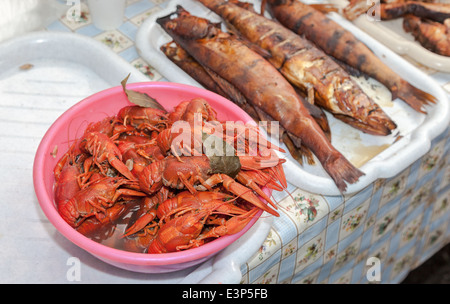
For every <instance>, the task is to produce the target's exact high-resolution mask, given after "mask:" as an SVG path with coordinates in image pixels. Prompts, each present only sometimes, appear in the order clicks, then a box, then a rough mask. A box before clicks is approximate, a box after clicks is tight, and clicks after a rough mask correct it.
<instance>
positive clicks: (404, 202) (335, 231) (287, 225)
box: [47, 0, 450, 283]
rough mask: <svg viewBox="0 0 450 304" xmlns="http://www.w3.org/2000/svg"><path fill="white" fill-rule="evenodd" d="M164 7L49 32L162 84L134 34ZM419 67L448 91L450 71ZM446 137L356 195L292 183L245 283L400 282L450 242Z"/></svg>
mask: <svg viewBox="0 0 450 304" xmlns="http://www.w3.org/2000/svg"><path fill="white" fill-rule="evenodd" d="M60 2H63V3H65V1H62V0H60ZM167 2H168V1H164V0H128V1H127V8H126V12H125V20H124V23H123V24H122V26H120V28H118V29H117V30H113V31H106V32H104V31H101V30H99V29H97V28H96V27H95V26H94V25H93V24H92V21H91V18H90V15H89V11H88V8H87V5H85V4H84V3H82V5H81V12H82V13H81V18H80V19H79V20H78V21H73V20H70V18H69V19H68V18H67V17H66V16H62V17H61V18H60V20H58V21H57V22H55V23H53V24H51V25H50V26H49V27H48V28H47V29H48V30H49V31H66V32H70V31H72V32H76V33H79V34H82V35H86V36H90V37H92V38H93V39H96V40H98V41H101V42H102V43H104V44H106V45H107V46H109V47H110V48H111V49H112V50H113V51H114V52H116V53H118V54H119V55H120V56H121V57H123V58H124V59H126V60H127V61H128V62H130V63H131V64H132V65H134V66H135V67H137V68H138V69H139V70H141V71H142V72H143V73H144V74H146V75H147V76H148V77H149V79H150V80H164V79H163V78H162V77H161V75H160V74H159V73H158V71H156V70H155V69H154V68H152V67H151V66H149V65H148V64H147V63H146V62H145V61H144V60H143V59H141V58H140V57H139V55H138V53H137V51H136V48H135V37H136V33H137V30H138V28H139V26H140V24H142V22H143V21H144V20H145V19H146V18H147V17H148V16H150V15H151V14H152V13H154V12H157V11H159V10H160V9H162V8H164V7H165V5H166V4H167ZM414 64H415V63H414ZM416 65H417V64H416ZM419 68H420V69H422V70H424V71H425V72H426V73H427V74H429V75H430V76H431V77H432V78H434V79H435V80H436V81H437V82H438V83H439V84H441V85H442V86H443V88H444V89H445V90H446V91H447V92H449V93H450V74H445V73H441V72H437V71H434V70H432V69H429V68H426V67H423V66H419ZM449 134H450V130H449V129H447V130H446V132H444V133H443V134H442V135H441V136H439V137H438V138H436V139H435V140H434V141H433V144H432V147H431V150H430V151H429V152H428V153H427V154H426V155H425V156H423V157H422V158H421V159H419V160H418V161H416V162H415V163H413V164H412V165H411V166H410V167H409V168H407V169H406V170H405V171H403V172H402V173H400V174H399V175H397V176H395V177H394V178H391V179H386V180H378V181H376V182H375V183H373V184H372V185H370V186H368V187H367V188H365V189H363V190H362V191H360V192H359V193H357V194H355V195H352V196H345V197H341V196H336V197H334V196H333V197H327V196H322V195H316V194H312V193H308V192H305V191H303V190H301V189H298V188H295V187H292V186H291V187H289V189H288V192H289V193H290V195H288V193H287V192H279V193H275V194H274V197H275V200H276V201H277V203H278V205H279V208H280V213H281V216H280V217H279V218H276V219H275V221H274V224H273V227H272V229H271V231H270V233H269V235H268V237H267V239H266V241H265V242H264V243H263V245H262V246H261V248H260V249H259V251H258V252H256V253H255V255H254V256H253V258H251V259H250V260H249V261H247V263H246V264H244V265H242V266H241V270H242V274H243V277H242V280H241V282H242V283H365V282H369V281H371V282H381V283H397V282H401V281H402V280H403V279H404V278H405V277H406V275H407V274H408V273H409V272H410V271H411V270H412V269H414V268H415V267H417V266H419V265H420V264H421V263H422V262H424V261H425V260H426V259H428V258H429V257H430V256H432V255H433V254H434V253H435V252H436V251H438V250H439V249H440V248H442V247H443V246H444V245H446V244H447V243H448V242H449V241H450V225H449V221H450V204H449V197H450V166H449V162H450V156H449V155H450V154H449V148H450V139H449ZM373 257H375V258H377V259H378V260H376V259H372V258H373ZM377 261H378V262H379V263H378V264H377Z"/></svg>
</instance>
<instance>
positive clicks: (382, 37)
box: [353, 15, 450, 72]
mask: <svg viewBox="0 0 450 304" xmlns="http://www.w3.org/2000/svg"><path fill="white" fill-rule="evenodd" d="M353 24H355V25H356V26H357V27H358V28H360V29H362V30H363V31H365V32H366V33H367V34H369V35H370V36H372V37H373V38H375V39H376V40H378V41H379V42H381V43H383V44H384V45H385V46H387V47H388V48H390V49H391V50H393V51H394V52H396V53H397V54H400V55H408V56H409V57H411V58H412V59H414V60H416V61H417V62H419V63H420V64H422V65H424V66H427V67H430V68H433V69H436V70H439V71H443V72H450V57H447V56H442V55H438V54H436V53H433V52H431V51H429V50H427V49H426V48H424V47H423V46H422V45H421V44H420V43H419V42H417V41H416V40H415V39H414V37H413V35H412V34H411V33H407V32H405V31H404V30H403V18H398V19H395V20H383V21H371V20H370V19H368V18H367V16H366V15H362V16H359V17H358V18H357V19H355V20H354V21H353Z"/></svg>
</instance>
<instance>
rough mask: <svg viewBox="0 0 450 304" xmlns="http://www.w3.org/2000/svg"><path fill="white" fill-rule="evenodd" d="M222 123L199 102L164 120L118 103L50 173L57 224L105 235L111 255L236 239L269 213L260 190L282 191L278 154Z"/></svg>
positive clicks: (244, 129) (242, 129) (156, 112)
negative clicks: (111, 245) (232, 236)
mask: <svg viewBox="0 0 450 304" xmlns="http://www.w3.org/2000/svg"><path fill="white" fill-rule="evenodd" d="M180 123H184V125H185V126H188V128H187V129H188V130H187V131H186V130H181V131H182V132H181V131H180V128H177V124H180ZM225 126H226V123H225V122H220V121H218V120H217V113H216V112H215V110H214V109H213V108H212V107H211V106H210V105H209V103H208V102H207V101H206V100H204V99H202V98H194V99H192V100H188V101H184V102H181V103H180V104H179V105H178V106H177V107H175V109H174V110H173V111H171V112H170V113H168V112H166V111H163V110H161V109H153V108H145V107H141V106H127V107H124V108H122V109H121V110H120V111H119V112H118V114H117V115H116V116H112V117H107V118H105V119H104V120H102V121H99V122H97V123H91V124H90V125H89V126H88V127H87V129H86V131H85V132H84V133H83V135H82V136H81V138H78V139H76V140H75V141H74V143H73V144H72V145H71V147H70V149H69V150H68V152H67V153H65V154H64V155H63V156H62V157H61V159H60V160H59V162H58V163H57V165H56V166H55V169H54V175H55V181H56V182H55V202H56V205H57V209H58V211H59V213H60V214H61V217H62V218H63V219H64V220H65V221H66V222H67V223H68V224H69V225H70V226H72V227H73V228H75V229H76V230H77V231H79V232H80V233H82V234H84V235H87V236H88V237H91V238H93V239H95V233H96V231H103V232H104V231H107V233H106V234H108V235H109V234H112V235H113V236H112V237H115V239H114V241H113V242H111V243H114V244H115V245H114V246H115V247H117V248H121V249H125V250H129V251H134V252H149V253H162V252H171V251H179V250H185V249H188V248H192V247H197V246H201V245H202V244H204V243H206V242H208V241H210V240H213V239H215V238H218V237H220V236H223V235H227V234H233V233H236V232H239V231H241V230H242V229H243V228H244V227H245V226H246V225H247V224H248V223H249V222H250V221H251V220H252V219H253V218H254V217H255V216H257V214H258V212H262V211H266V212H268V213H270V214H272V215H275V216H278V215H279V214H278V212H277V211H275V210H274V209H276V205H275V204H273V203H272V202H271V199H270V197H269V196H268V195H267V194H266V193H265V192H264V191H263V190H262V188H263V187H267V188H271V189H276V190H283V189H285V188H286V187H287V185H286V179H285V176H284V172H283V168H282V164H283V162H284V160H283V159H279V158H278V157H277V156H276V154H275V153H274V152H273V150H272V149H273V148H276V149H278V150H280V151H282V150H281V149H280V148H278V147H276V146H275V145H272V144H270V143H264V142H262V141H260V140H252V139H248V138H247V137H246V135H248V134H249V133H250V132H257V128H256V127H254V126H251V127H250V126H245V125H243V124H242V125H239V126H238V127H234V129H233V130H232V132H227V131H226V130H224V129H223V128H224V127H225ZM196 127H200V131H199V130H198V129H196ZM178 136H181V138H184V139H185V140H184V141H181V142H180V141H179V138H178ZM186 138H189V139H192V141H188V140H186ZM207 143H209V144H210V145H209V146H208V144H207ZM211 143H212V144H211ZM238 145H239V146H240V147H241V148H242V149H241V150H242V151H241V152H243V153H238V152H239V151H238V149H237V146H238ZM217 152H223V153H225V154H223V155H222V154H220V153H217ZM246 153H247V154H246ZM266 201H267V202H269V203H270V204H271V205H272V207H273V208H271V207H269V206H268V205H267V204H266ZM119 223H120V225H123V224H125V226H126V227H125V228H124V229H116V228H112V229H110V227H111V225H119ZM107 225H109V226H107ZM106 227H108V228H106ZM116 227H118V226H116ZM102 228H104V229H102ZM122 228H123V227H122ZM118 230H120V231H121V232H120V235H119V236H117V234H116V231H118ZM99 233H100V232H99Z"/></svg>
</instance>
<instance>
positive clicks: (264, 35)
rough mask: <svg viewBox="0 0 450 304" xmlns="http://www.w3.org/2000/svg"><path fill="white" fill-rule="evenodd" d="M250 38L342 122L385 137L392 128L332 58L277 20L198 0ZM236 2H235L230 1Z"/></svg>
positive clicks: (222, 3) (212, 0)
mask: <svg viewBox="0 0 450 304" xmlns="http://www.w3.org/2000/svg"><path fill="white" fill-rule="evenodd" d="M198 1H199V2H201V3H202V4H203V5H204V6H206V7H207V8H209V9H211V10H212V11H214V12H215V13H216V14H218V15H220V16H221V17H222V18H224V19H225V20H226V21H227V22H229V23H231V24H232V26H233V27H234V28H235V29H237V30H238V31H239V32H240V33H241V34H242V35H243V36H244V37H246V38H247V39H248V40H250V42H252V43H255V44H257V45H258V46H260V47H262V48H263V49H265V50H267V51H269V53H270V54H271V55H272V56H271V57H270V58H267V60H268V61H269V62H271V63H272V64H273V65H274V66H275V67H276V68H277V69H278V70H279V71H280V72H281V74H283V75H284V76H285V77H286V78H287V79H288V80H289V81H290V82H291V83H292V84H294V85H295V86H297V87H299V88H301V89H303V90H307V89H308V87H312V88H313V89H314V92H315V95H316V100H317V102H318V104H319V105H320V106H321V107H323V108H324V109H326V110H328V111H329V112H331V113H332V114H334V115H335V116H336V117H337V118H338V119H341V120H342V121H344V122H345V123H348V124H350V125H351V126H353V127H355V128H357V129H359V130H361V131H363V132H365V133H369V134H372V135H389V134H391V131H392V130H394V129H395V128H396V127H397V126H396V124H395V123H394V122H393V121H392V120H391V119H390V118H389V117H388V115H387V114H386V113H385V112H384V111H383V110H382V109H381V108H380V107H379V106H378V105H377V104H376V103H375V102H374V101H373V100H371V99H370V98H369V97H368V96H367V95H366V94H365V93H364V92H363V91H362V90H361V88H360V87H359V86H358V84H356V82H355V81H353V80H352V79H351V78H350V76H349V75H348V74H347V72H345V71H344V69H342V68H341V67H340V66H339V65H338V64H337V63H336V62H335V61H334V60H333V59H331V58H330V57H329V56H328V55H327V54H325V53H324V52H323V51H321V50H320V49H318V48H316V47H315V46H314V44H313V43H311V42H310V41H308V40H306V39H304V38H302V37H300V36H299V35H297V34H295V33H294V32H292V31H291V30H289V29H287V28H286V27H284V26H282V25H280V24H279V23H278V22H275V21H273V20H270V19H267V18H265V17H263V16H261V15H259V14H256V13H254V12H253V11H249V10H248V9H245V8H242V7H241V6H239V5H237V4H239V2H238V1H232V2H233V3H232V2H231V1H223V0H198ZM235 3H236V4H235Z"/></svg>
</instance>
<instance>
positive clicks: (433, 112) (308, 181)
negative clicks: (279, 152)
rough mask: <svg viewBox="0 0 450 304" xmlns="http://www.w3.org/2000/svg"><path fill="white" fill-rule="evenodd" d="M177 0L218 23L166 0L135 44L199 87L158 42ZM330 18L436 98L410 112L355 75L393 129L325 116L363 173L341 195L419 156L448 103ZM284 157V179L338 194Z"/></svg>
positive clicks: (314, 172) (317, 172)
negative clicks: (369, 129) (375, 131)
mask: <svg viewBox="0 0 450 304" xmlns="http://www.w3.org/2000/svg"><path fill="white" fill-rule="evenodd" d="M247 2H252V3H254V4H256V5H255V8H259V6H260V1H259V0H254V1H247ZM178 4H179V5H182V6H183V7H184V8H185V9H187V10H188V11H189V12H191V13H192V14H194V15H196V16H201V17H205V18H208V19H210V20H211V21H214V22H217V21H221V18H220V17H218V16H217V15H216V14H215V13H213V12H211V11H210V10H208V9H207V8H205V7H204V6H203V5H202V4H201V3H200V2H198V1H194V0H183V1H181V0H172V1H171V2H170V3H169V4H168V5H167V7H166V8H165V9H163V10H161V11H159V12H157V13H155V14H153V15H152V16H150V17H149V18H148V19H147V20H146V21H145V22H144V23H143V24H142V26H141V27H140V29H139V31H138V33H137V37H136V46H137V48H138V52H139V53H140V55H141V56H142V57H143V58H144V59H146V60H147V61H148V62H149V63H150V64H151V65H153V66H154V67H155V68H156V69H157V70H158V71H159V72H160V73H161V74H162V75H163V76H164V77H166V78H167V79H168V80H170V81H174V82H179V83H185V84H191V85H196V86H200V85H199V84H198V83H197V82H196V81H195V80H193V79H192V78H191V77H190V76H188V75H187V74H186V73H184V72H183V71H182V70H181V69H180V68H178V67H177V66H176V65H175V64H173V63H172V62H171V61H170V60H169V59H168V58H167V57H166V56H165V55H164V54H163V53H162V52H161V50H160V46H161V45H163V44H164V43H166V42H169V41H171V40H172V39H171V38H170V36H169V35H168V34H167V33H165V32H164V30H163V29H162V28H161V27H160V26H159V25H158V24H157V23H156V22H155V20H156V19H157V18H159V17H162V16H166V15H168V14H170V13H172V12H174V11H175V7H176V5H178ZM330 17H331V18H332V19H334V20H335V21H337V22H338V23H339V24H341V25H342V26H344V27H345V28H346V29H348V30H349V31H351V32H352V33H353V34H354V35H355V36H356V37H357V38H359V39H360V40H361V41H363V42H364V43H366V44H367V45H368V46H369V47H370V48H371V49H372V50H373V51H374V53H375V54H376V55H377V56H378V57H380V58H381V60H382V61H384V62H385V63H386V64H387V65H388V66H390V67H391V68H392V69H393V70H394V71H396V72H397V73H398V74H399V75H400V76H402V77H403V78H404V79H406V80H407V81H409V82H410V83H411V84H413V85H415V86H417V87H418V88H420V89H423V90H425V91H427V92H429V93H431V94H432V95H434V96H435V97H436V98H437V99H438V102H437V104H436V105H433V106H432V107H429V108H428V109H427V110H428V114H427V115H426V116H425V115H423V114H420V113H417V112H415V111H414V110H412V109H411V108H410V107H409V106H407V105H406V104H405V103H404V102H402V101H395V102H391V94H390V92H389V91H387V89H386V88H385V87H384V86H382V85H380V84H379V83H378V82H376V81H374V80H369V81H366V80H364V79H357V80H358V81H359V82H361V83H362V84H363V85H364V89H365V90H366V92H367V93H368V94H369V95H371V96H372V97H374V98H376V100H377V101H378V102H379V104H380V106H381V107H382V108H383V110H385V112H386V113H387V114H388V115H389V116H390V117H391V118H392V119H393V120H394V121H395V122H396V123H397V125H398V130H397V131H398V132H394V133H395V134H393V135H391V136H385V137H380V136H371V135H367V134H364V133H362V132H360V131H357V130H356V129H354V128H351V127H349V126H347V125H345V124H344V123H342V122H341V121H338V120H336V119H334V118H333V117H331V116H330V115H328V117H329V122H330V125H331V129H332V144H333V145H334V146H335V147H336V149H338V150H339V151H340V152H341V153H342V154H344V155H345V156H346V157H347V158H348V159H349V160H350V161H351V162H352V163H354V164H355V165H357V166H359V167H360V169H361V170H362V171H363V172H364V173H365V176H363V177H362V178H360V180H359V181H358V182H357V183H356V184H353V185H349V187H348V188H347V192H346V193H354V192H357V191H360V190H362V189H363V188H365V187H366V186H368V185H369V184H371V183H372V182H374V181H375V180H376V179H378V178H389V177H393V176H395V175H397V174H398V173H400V172H401V171H403V170H404V169H405V168H407V167H408V166H409V165H411V164H412V163H413V162H414V161H415V160H417V159H418V158H420V157H421V156H422V155H424V154H425V153H426V152H427V151H428V150H429V148H430V143H431V140H432V139H433V138H435V137H436V136H437V135H439V134H440V133H441V132H443V130H444V129H445V128H446V127H447V125H448V122H449V116H450V115H449V104H448V100H447V95H446V94H445V92H444V91H443V90H442V88H441V87H440V86H439V85H438V84H437V83H436V82H435V81H433V80H432V79H431V78H430V77H428V76H427V75H425V74H424V73H423V72H421V71H420V70H419V69H417V68H415V67H414V66H412V65H411V64H410V63H408V62H406V61H405V60H404V59H403V58H401V57H399V56H398V55H397V54H395V53H394V52H392V51H391V50H389V49H388V48H387V47H385V46H383V45H382V44H380V43H379V42H378V41H376V40H375V39H373V38H371V37H370V36H368V35H367V34H365V33H364V32H363V31H362V30H360V29H358V28H357V27H356V26H355V25H353V24H352V23H350V22H348V21H347V20H345V19H344V18H342V17H341V16H339V15H338V14H335V13H333V14H330ZM375 96H377V97H375ZM397 134H399V135H401V136H402V138H401V139H400V140H398V141H395V140H396V137H395V136H394V135H397ZM394 142H395V143H394ZM282 146H283V145H282ZM284 157H285V158H286V159H287V162H286V163H285V166H284V169H285V173H286V176H287V179H288V181H289V182H290V183H292V184H293V185H295V186H297V187H299V188H301V189H304V190H306V191H310V192H313V193H319V194H323V195H340V192H339V190H338V189H337V187H336V185H335V184H334V182H333V180H332V179H331V178H330V177H329V176H328V175H327V174H326V172H325V171H324V170H323V168H322V167H321V166H320V164H319V165H314V166H309V165H305V166H300V165H298V163H297V162H296V161H295V160H294V159H292V157H291V156H290V155H288V154H285V155H284Z"/></svg>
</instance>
